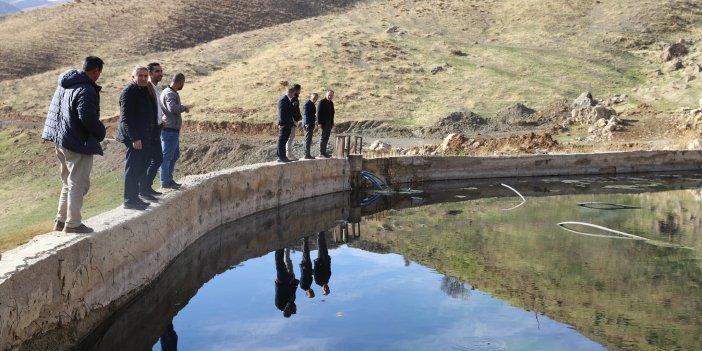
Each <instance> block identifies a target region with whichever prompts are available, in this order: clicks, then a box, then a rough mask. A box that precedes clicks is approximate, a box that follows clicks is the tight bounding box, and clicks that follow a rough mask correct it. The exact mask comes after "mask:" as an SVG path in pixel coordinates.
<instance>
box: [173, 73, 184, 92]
mask: <svg viewBox="0 0 702 351" xmlns="http://www.w3.org/2000/svg"><path fill="white" fill-rule="evenodd" d="M184 86H185V74H183V73H181V72H178V73H175V74H173V76H171V88H173V89H174V90H182V89H183V87H184Z"/></svg>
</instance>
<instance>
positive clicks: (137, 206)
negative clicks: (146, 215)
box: [124, 200, 151, 211]
mask: <svg viewBox="0 0 702 351" xmlns="http://www.w3.org/2000/svg"><path fill="white" fill-rule="evenodd" d="M149 205H151V204H150V203H148V202H144V201H141V200H138V201H137V200H134V201H127V202H125V203H124V209H125V210H139V211H143V210H145V209H146V208H147V207H149Z"/></svg>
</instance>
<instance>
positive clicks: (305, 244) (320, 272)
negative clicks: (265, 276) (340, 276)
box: [275, 232, 331, 318]
mask: <svg viewBox="0 0 702 351" xmlns="http://www.w3.org/2000/svg"><path fill="white" fill-rule="evenodd" d="M317 247H318V249H319V251H318V253H317V258H315V259H314V267H313V266H312V262H313V261H312V258H311V257H310V242H309V237H304V238H303V239H302V260H301V261H300V279H299V280H298V279H297V278H295V271H294V270H293V265H292V260H291V259H290V249H289V248H282V249H278V250H276V251H275V270H276V279H275V306H276V307H277V308H278V309H279V310H281V311H282V312H283V317H285V318H289V317H290V316H291V315H293V314H296V313H297V304H296V303H295V300H296V292H297V287H298V285H299V286H300V288H301V289H302V290H304V291H305V295H307V297H309V298H313V297H314V296H315V294H314V290H313V289H312V282H313V281H314V282H315V283H317V285H319V286H321V287H322V294H324V295H325V296H326V295H329V293H331V289H330V288H329V278H330V277H331V257H330V256H329V250H328V248H327V238H326V232H319V233H318V234H317Z"/></svg>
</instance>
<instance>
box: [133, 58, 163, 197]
mask: <svg viewBox="0 0 702 351" xmlns="http://www.w3.org/2000/svg"><path fill="white" fill-rule="evenodd" d="M146 68H147V69H148V70H149V84H148V85H147V86H148V88H149V93H150V94H151V96H153V98H154V99H155V101H156V106H158V112H157V116H156V120H157V123H158V127H157V128H156V130H157V133H158V135H157V136H156V139H157V142H155V143H154V146H155V147H154V148H153V150H152V153H151V155H150V157H151V160H150V161H149V167H148V168H147V169H146V182H145V185H144V188H143V189H139V195H140V196H141V197H142V198H146V199H148V200H151V201H155V200H156V197H155V196H157V195H161V192H158V191H156V190H154V189H153V187H152V185H153V183H154V179H156V173H158V170H159V168H160V167H161V163H163V149H162V148H161V140H160V137H161V128H162V127H163V110H162V109H161V104H160V103H159V96H161V89H159V87H158V83H159V82H161V79H162V78H163V68H161V64H159V63H158V62H151V63H149V64H148V65H146Z"/></svg>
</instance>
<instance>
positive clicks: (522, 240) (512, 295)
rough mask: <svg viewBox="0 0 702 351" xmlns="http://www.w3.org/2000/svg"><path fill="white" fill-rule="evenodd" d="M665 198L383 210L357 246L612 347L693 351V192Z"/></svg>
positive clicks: (661, 194) (698, 328)
mask: <svg viewBox="0 0 702 351" xmlns="http://www.w3.org/2000/svg"><path fill="white" fill-rule="evenodd" d="M647 181H648V180H647ZM637 182H642V181H640V180H637ZM657 187H658V186H657ZM666 188H668V189H669V187H668V186H666V187H662V186H661V187H659V188H658V189H657V190H658V191H656V192H647V193H642V194H632V193H631V192H629V191H628V190H630V188H627V187H625V186H622V187H619V186H618V187H616V188H614V187H608V188H604V187H602V188H601V189H602V190H606V189H609V190H610V191H602V192H599V193H594V194H593V193H587V194H574V195H567V196H558V197H537V196H527V198H528V201H529V202H528V204H527V205H525V206H524V208H520V209H518V210H515V211H512V212H505V211H501V210H499V209H500V208H504V207H506V206H505V205H506V204H509V203H510V199H508V198H498V197H492V198H490V197H488V198H485V197H482V198H475V199H472V200H466V201H462V202H454V203H443V204H436V205H429V206H424V207H421V208H407V209H405V210H402V211H392V210H391V211H383V212H381V214H374V215H371V216H368V217H366V218H365V220H364V222H363V225H362V235H361V238H362V241H363V242H369V243H370V242H372V243H376V244H378V245H379V247H383V248H388V247H389V248H390V250H391V251H393V252H397V253H399V254H402V255H404V256H405V257H407V258H409V259H411V260H414V261H417V262H419V263H420V264H422V265H425V266H427V267H430V268H433V269H435V270H437V271H440V272H442V273H444V274H447V275H449V276H453V277H457V278H458V279H459V280H461V281H464V282H467V283H468V284H470V285H471V286H473V287H474V288H478V289H481V290H483V291H487V292H490V293H492V294H494V295H495V296H496V297H499V298H502V299H505V300H508V301H510V303H512V304H514V305H516V306H518V307H521V308H524V309H527V310H533V311H536V312H538V313H543V314H546V315H548V316H549V317H551V318H554V319H556V320H558V321H561V322H564V323H568V324H571V325H573V326H574V327H575V328H576V329H577V330H578V331H580V332H581V333H583V334H585V335H587V336H588V337H590V338H592V339H594V340H596V341H598V342H601V343H603V344H604V345H607V346H608V347H609V348H611V349H621V350H662V349H665V350H697V349H699V346H700V345H702V337H701V335H702V320H701V319H700V312H702V265H701V264H700V256H702V255H700V252H702V239H701V236H702V231H701V230H700V229H701V226H700V219H699V217H698V213H700V204H701V202H700V201H699V197H696V196H695V194H698V191H697V190H695V191H690V190H673V191H660V190H663V189H666ZM673 188H679V187H676V186H673ZM683 188H684V187H683ZM590 189H592V187H590ZM614 190H616V191H617V193H612V191H614ZM622 190H625V191H622ZM524 193H525V195H527V194H526V193H527V191H525V192H524ZM458 195H460V194H458ZM532 195H533V194H532ZM595 200H597V201H609V202H615V203H626V204H634V205H637V206H640V207H642V209H641V210H637V211H595V210H588V209H583V208H579V207H577V206H575V205H574V204H575V203H577V202H582V201H595ZM563 220H580V221H584V222H590V223H598V224H601V225H604V226H607V227H611V228H618V229H620V230H624V231H627V232H630V233H637V235H638V234H640V235H643V236H645V237H647V238H650V239H652V240H656V241H662V242H670V243H674V244H681V245H685V246H689V247H693V248H695V249H696V250H685V249H676V248H670V247H664V246H659V245H652V244H650V243H646V242H633V241H627V240H613V239H604V240H602V239H593V238H587V237H580V236H576V235H572V234H569V233H566V232H564V231H561V230H560V229H559V228H558V227H556V226H555V223H558V222H560V221H563ZM351 245H352V246H356V245H357V244H356V243H352V244H351ZM358 246H359V247H360V246H361V245H360V244H358ZM363 246H366V247H368V246H372V245H370V244H363Z"/></svg>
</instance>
